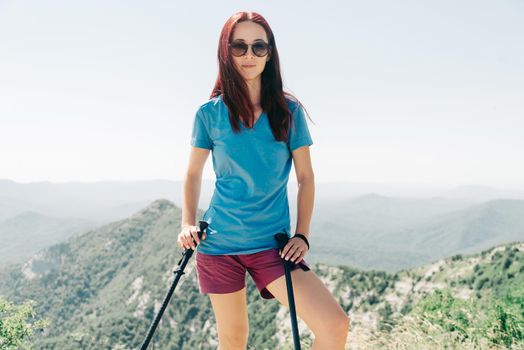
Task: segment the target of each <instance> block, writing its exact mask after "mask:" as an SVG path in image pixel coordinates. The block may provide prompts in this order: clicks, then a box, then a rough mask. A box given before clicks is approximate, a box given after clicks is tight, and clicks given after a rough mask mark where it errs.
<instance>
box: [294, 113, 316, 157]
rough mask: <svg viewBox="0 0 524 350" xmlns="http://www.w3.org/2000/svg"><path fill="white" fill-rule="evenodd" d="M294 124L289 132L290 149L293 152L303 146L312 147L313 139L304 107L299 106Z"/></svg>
mask: <svg viewBox="0 0 524 350" xmlns="http://www.w3.org/2000/svg"><path fill="white" fill-rule="evenodd" d="M292 118H293V124H294V125H292V126H291V128H290V131H289V140H288V141H289V142H288V147H289V150H290V151H291V152H292V151H294V150H296V149H297V148H299V147H302V146H306V145H307V146H311V145H312V144H313V139H312V138H311V134H310V133H309V129H308V126H307V122H306V116H305V113H304V109H303V108H302V106H300V105H298V104H297V107H296V108H295V110H294V112H293V114H292Z"/></svg>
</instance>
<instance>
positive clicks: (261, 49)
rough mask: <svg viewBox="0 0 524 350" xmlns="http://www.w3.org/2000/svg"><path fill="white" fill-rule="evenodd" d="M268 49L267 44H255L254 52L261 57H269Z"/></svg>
mask: <svg viewBox="0 0 524 350" xmlns="http://www.w3.org/2000/svg"><path fill="white" fill-rule="evenodd" d="M268 49H269V47H268V45H267V44H266V43H255V44H253V52H254V53H255V55H257V56H259V57H262V56H265V55H267V52H268Z"/></svg>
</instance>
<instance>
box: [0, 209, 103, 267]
mask: <svg viewBox="0 0 524 350" xmlns="http://www.w3.org/2000/svg"><path fill="white" fill-rule="evenodd" d="M96 225H97V223H95V222H91V221H89V220H83V219H73V218H54V217H48V216H45V215H41V214H39V213H36V212H33V211H25V212H22V213H20V214H17V215H15V216H14V217H11V218H9V219H7V220H5V221H3V222H0V242H2V244H1V245H0V265H4V264H8V263H15V262H21V261H23V260H26V259H28V258H29V257H31V256H32V255H33V254H35V253H36V252H38V251H39V250H41V249H43V248H45V247H48V246H49V245H52V244H57V243H60V242H62V241H63V240H65V239H67V238H69V237H70V236H73V235H75V234H77V233H80V232H84V231H87V230H88V229H90V228H93V227H95V226H96Z"/></svg>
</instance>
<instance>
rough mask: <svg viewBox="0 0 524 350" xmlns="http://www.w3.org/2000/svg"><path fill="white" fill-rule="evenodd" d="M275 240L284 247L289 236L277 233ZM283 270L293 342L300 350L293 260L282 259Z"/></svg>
mask: <svg viewBox="0 0 524 350" xmlns="http://www.w3.org/2000/svg"><path fill="white" fill-rule="evenodd" d="M275 240H276V241H277V242H278V247H279V249H280V250H282V249H284V247H285V246H286V244H287V242H288V241H289V237H288V235H287V234H286V233H277V234H275ZM282 260H283V261H284V271H285V274H286V288H287V299H288V304H289V315H290V317H291V330H292V332H293V344H294V347H295V350H300V336H299V334H298V322H297V313H296V310H295V297H294V295H293V281H292V280H291V264H293V262H291V261H287V260H284V258H282Z"/></svg>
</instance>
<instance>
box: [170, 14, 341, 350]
mask: <svg viewBox="0 0 524 350" xmlns="http://www.w3.org/2000/svg"><path fill="white" fill-rule="evenodd" d="M218 60H219V75H218V78H217V81H216V84H215V87H214V89H213V92H212V94H211V97H210V99H209V100H207V101H205V102H204V103H203V104H201V105H200V107H199V108H198V110H197V112H196V115H195V118H194V123H193V131H192V138H191V145H192V146H193V147H192V148H191V154H190V160H189V166H188V170H187V174H186V178H185V182H184V200H183V202H184V203H183V210H182V230H181V232H180V234H179V236H178V245H179V247H180V248H181V249H189V248H191V249H193V250H195V249H196V248H197V247H198V251H197V253H196V269H197V275H198V281H199V288H200V292H201V293H202V294H208V295H209V297H210V300H211V304H212V307H213V311H214V313H215V318H216V321H217V330H218V338H219V347H218V348H219V350H234V349H246V346H247V340H248V333H249V323H248V312H247V305H246V288H245V274H246V271H248V272H249V274H250V275H251V277H252V278H253V280H254V281H255V284H256V286H257V288H258V290H259V291H260V294H261V296H262V297H263V298H265V299H272V298H276V299H277V300H278V301H279V302H280V303H282V304H284V305H285V306H286V307H288V304H287V299H288V298H287V289H286V281H285V273H284V266H283V261H282V258H286V259H290V260H291V261H293V262H294V263H295V264H294V265H293V269H292V279H293V291H294V295H295V308H296V313H297V316H298V317H299V318H300V319H302V320H303V321H304V322H305V323H306V324H307V325H308V327H309V328H310V329H311V331H312V332H313V333H314V335H315V340H314V343H313V347H312V349H316V350H318V349H329V350H334V349H344V344H345V343H346V338H347V334H348V330H349V318H348V317H347V315H346V313H345V312H344V310H343V309H342V308H341V307H340V305H339V304H338V303H337V301H336V300H335V299H334V298H333V296H332V295H331V294H330V292H329V290H328V289H327V288H326V287H325V286H324V284H323V283H322V281H321V280H320V279H319V278H318V277H317V276H316V275H315V273H314V272H313V271H312V270H311V269H310V268H309V266H308V265H307V263H306V261H305V260H304V256H305V255H306V253H307V251H308V250H309V242H308V239H307V237H308V236H309V224H310V220H311V215H312V211H313V198H314V189H315V187H314V186H315V185H314V175H313V170H312V166H311V159H310V153H309V146H310V145H311V144H312V143H313V141H312V139H311V136H310V134H309V130H308V127H307V123H306V120H305V117H304V112H303V109H302V107H301V104H300V103H299V102H298V100H296V99H295V98H294V97H293V96H292V95H291V94H289V93H287V92H283V90H282V78H281V76H280V67H279V59H278V52H277V48H276V44H275V38H274V36H273V33H272V31H271V29H270V27H269V25H268V24H267V22H266V20H265V19H264V18H263V17H262V16H261V15H259V14H257V13H255V12H238V13H236V14H235V15H233V16H232V17H231V18H230V19H229V20H228V21H227V22H226V23H225V25H224V27H223V29H222V32H221V35H220V42H219V48H218ZM210 150H213V152H212V153H213V168H214V171H215V174H216V183H215V186H216V187H215V192H214V194H213V198H212V200H211V204H210V206H209V208H208V209H207V210H206V212H205V213H204V217H203V219H204V220H206V221H207V222H208V224H209V225H208V227H207V229H206V230H205V232H204V233H203V235H202V240H199V238H198V234H197V231H198V227H197V226H196V218H195V216H196V208H197V205H198V199H199V196H200V185H201V180H202V171H203V167H204V164H205V162H206V160H207V158H208V155H209V151H210ZM292 162H293V163H294V165H295V171H296V174H297V180H298V182H299V190H298V196H297V197H298V198H297V201H298V217H297V226H296V234H295V235H294V236H293V237H291V238H290V239H289V241H288V243H287V244H286V246H285V247H284V248H283V249H282V251H280V250H279V248H278V242H277V241H276V240H275V239H274V235H275V234H276V233H279V232H285V233H287V232H288V231H289V230H290V227H289V226H290V220H289V205H288V199H287V182H288V176H289V172H290V168H291V163H292ZM288 236H289V234H288ZM299 267H300V268H299Z"/></svg>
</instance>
